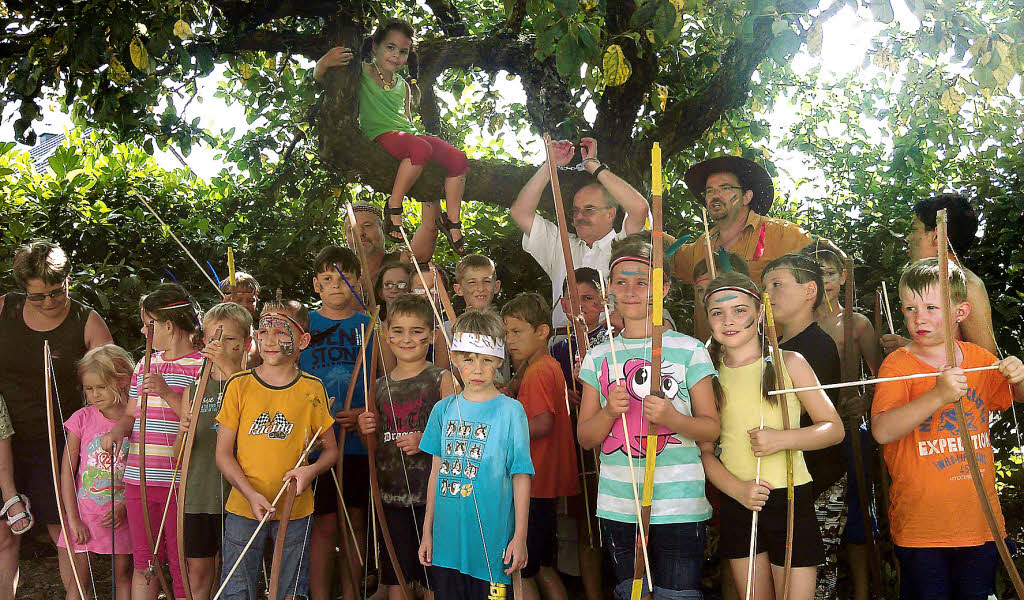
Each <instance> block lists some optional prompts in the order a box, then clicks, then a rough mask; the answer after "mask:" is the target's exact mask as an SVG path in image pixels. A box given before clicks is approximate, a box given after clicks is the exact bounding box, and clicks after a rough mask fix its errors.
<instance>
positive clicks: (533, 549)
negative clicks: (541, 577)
mask: <svg viewBox="0 0 1024 600" xmlns="http://www.w3.org/2000/svg"><path fill="white" fill-rule="evenodd" d="M557 558H558V498H530V519H529V520H528V521H527V522H526V566H524V567H523V577H527V578H529V577H534V576H535V575H537V572H538V571H540V568H541V567H553V566H555V560H556V559H557Z"/></svg>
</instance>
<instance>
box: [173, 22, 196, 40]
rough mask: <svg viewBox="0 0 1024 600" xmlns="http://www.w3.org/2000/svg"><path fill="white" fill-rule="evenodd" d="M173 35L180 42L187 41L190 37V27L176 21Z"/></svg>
mask: <svg viewBox="0 0 1024 600" xmlns="http://www.w3.org/2000/svg"><path fill="white" fill-rule="evenodd" d="M174 35H176V36H178V37H179V38H181V39H182V40H187V39H189V38H191V37H192V27H191V26H190V25H189V24H188V23H186V22H185V21H183V20H181V19H178V20H177V21H175V23H174Z"/></svg>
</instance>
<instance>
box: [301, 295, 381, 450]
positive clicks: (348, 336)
mask: <svg viewBox="0 0 1024 600" xmlns="http://www.w3.org/2000/svg"><path fill="white" fill-rule="evenodd" d="M360 326H362V327H364V328H366V327H369V326H370V317H368V316H367V315H364V314H363V313H358V312H357V313H354V314H353V315H352V316H351V317H349V318H347V319H342V320H340V321H336V320H334V319H328V318H327V317H325V316H323V315H321V314H320V313H319V312H317V311H313V312H311V313H309V336H310V340H309V346H308V347H307V348H306V349H305V350H303V351H302V355H301V356H299V369H301V370H302V371H303V372H304V373H309V374H310V375H312V376H313V377H316V378H318V379H319V380H320V381H322V382H323V383H324V389H325V390H327V395H328V396H329V397H330V402H331V416H334V414H335V413H337V412H339V411H341V410H342V409H343V408H345V392H347V391H348V381H349V379H351V378H352V370H353V369H354V368H355V363H356V357H357V356H359V349H360V348H361V347H362V345H363V338H362V335H361V334H360V332H359V327H360ZM370 349H371V347H370V346H369V345H367V347H366V357H365V362H366V369H367V371H366V372H367V373H369V372H370V371H369V369H370ZM356 376H357V377H359V380H358V381H357V382H356V389H355V392H354V393H353V394H352V406H351V408H359V407H361V406H366V398H365V396H364V395H363V374H362V370H360V372H359V373H357V374H356ZM334 429H335V433H337V432H338V431H339V429H338V426H337V425H335V428H334ZM345 454H362V455H364V456H365V455H366V448H365V447H364V446H363V443H362V441H361V440H360V439H359V435H358V434H356V433H355V432H351V431H350V432H349V433H348V435H346V436H345ZM317 456H319V453H315V454H311V455H310V459H311V460H315V459H316V457H317Z"/></svg>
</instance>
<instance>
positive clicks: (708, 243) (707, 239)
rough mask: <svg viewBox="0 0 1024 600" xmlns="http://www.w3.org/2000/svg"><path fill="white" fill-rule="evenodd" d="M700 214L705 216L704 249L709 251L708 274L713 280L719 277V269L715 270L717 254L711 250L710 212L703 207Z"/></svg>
mask: <svg viewBox="0 0 1024 600" xmlns="http://www.w3.org/2000/svg"><path fill="white" fill-rule="evenodd" d="M700 214H701V215H702V216H703V219H702V220H703V222H704V247H705V248H707V251H708V273H709V274H710V275H711V279H714V278H716V277H718V269H716V268H715V253H714V252H713V251H712V250H711V233H710V232H709V231H708V211H707V209H705V208H704V207H703V206H702V207H700Z"/></svg>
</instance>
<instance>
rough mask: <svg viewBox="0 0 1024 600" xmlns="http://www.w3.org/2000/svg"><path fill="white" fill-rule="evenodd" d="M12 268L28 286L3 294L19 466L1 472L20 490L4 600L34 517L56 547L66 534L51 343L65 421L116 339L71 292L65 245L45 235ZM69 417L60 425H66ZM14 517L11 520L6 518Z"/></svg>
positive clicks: (2, 385)
mask: <svg viewBox="0 0 1024 600" xmlns="http://www.w3.org/2000/svg"><path fill="white" fill-rule="evenodd" d="M12 271H13V275H14V281H15V283H17V285H18V287H20V288H21V290H20V291H16V292H10V293H7V294H6V295H3V296H0V340H3V343H0V365H3V368H0V395H2V396H3V398H4V399H5V400H6V403H7V409H8V411H9V413H10V420H11V424H12V425H13V428H14V437H13V438H11V440H12V448H13V452H12V453H11V455H12V458H11V462H12V463H13V464H3V465H0V473H10V472H11V471H12V470H13V473H14V489H15V490H16V491H15V492H14V493H11V494H8V493H7V491H6V490H4V494H3V496H4V497H3V504H4V506H5V508H6V510H5V511H4V514H3V515H0V517H2V519H0V600H5V599H7V598H13V597H14V592H15V589H16V585H17V572H18V551H19V548H20V543H19V540H20V538H19V537H18V536H20V535H21V534H23V533H25V532H26V531H28V527H30V526H31V524H32V523H33V522H39V523H41V524H43V525H45V526H46V528H47V530H48V533H49V534H50V539H51V540H52V541H53V542H54V544H56V542H57V537H58V536H59V534H60V524H59V521H58V518H57V504H56V501H57V497H56V493H55V491H54V489H53V479H52V477H51V474H50V464H49V460H50V450H49V441H48V432H47V422H46V400H45V398H46V396H45V393H46V392H45V387H44V376H43V342H44V341H48V342H49V343H50V351H51V355H52V357H53V380H54V385H55V387H56V389H55V390H54V391H55V394H56V396H55V398H56V399H57V401H58V402H59V411H60V412H58V413H57V418H59V419H61V421H62V422H63V417H64V416H68V417H70V416H71V414H72V413H73V412H74V411H75V410H76V409H78V408H81V406H82V394H81V391H80V390H79V388H78V379H77V374H76V371H75V365H76V363H78V360H79V359H81V358H82V356H84V355H85V353H86V352H88V351H89V350H92V349H93V348H98V347H99V346H102V345H103V344H108V343H112V342H113V339H112V338H111V336H110V331H109V330H108V329H107V325H106V323H104V322H103V319H102V318H101V317H100V316H99V314H97V313H96V311H94V310H92V309H91V308H89V307H88V306H85V305H84V304H82V303H81V302H78V301H77V300H73V299H71V297H69V296H68V283H69V274H70V273H71V264H70V262H69V261H68V257H67V255H66V254H65V253H64V251H63V250H61V249H60V247H59V246H57V245H56V244H53V243H50V242H47V241H43V240H34V241H31V242H28V243H26V244H23V245H22V246H21V247H19V248H18V250H17V251H16V252H15V254H14V262H13V268H12ZM62 422H61V423H54V425H55V426H63V423H62ZM56 439H57V451H58V452H60V453H62V452H63V446H64V436H63V435H57V436H56ZM5 454H6V453H5ZM3 458H4V457H3V456H0V460H2V459H3ZM58 458H59V457H58ZM8 496H10V497H8ZM29 502H31V513H30V510H29V506H28V504H29ZM22 513H25V514H27V515H29V516H28V520H29V526H25V524H24V523H18V522H17V521H20V520H22V519H23V518H24V517H23V516H22ZM8 515H10V522H8V521H7V520H5V519H7V518H8Z"/></svg>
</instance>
